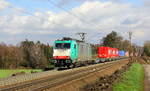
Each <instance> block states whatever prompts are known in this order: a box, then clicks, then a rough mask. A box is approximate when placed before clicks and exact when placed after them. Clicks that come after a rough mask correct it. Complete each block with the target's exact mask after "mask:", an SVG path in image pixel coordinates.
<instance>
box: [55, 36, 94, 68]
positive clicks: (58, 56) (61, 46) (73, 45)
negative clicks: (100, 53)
mask: <svg viewBox="0 0 150 91" xmlns="http://www.w3.org/2000/svg"><path fill="white" fill-rule="evenodd" d="M91 58H92V49H91V45H90V44H89V43H85V42H83V41H80V40H76V39H72V38H63V39H62V40H56V41H55V43H54V48H53V63H54V65H55V66H56V67H65V66H67V67H75V66H76V65H81V64H84V63H89V62H92V61H90V60H91Z"/></svg>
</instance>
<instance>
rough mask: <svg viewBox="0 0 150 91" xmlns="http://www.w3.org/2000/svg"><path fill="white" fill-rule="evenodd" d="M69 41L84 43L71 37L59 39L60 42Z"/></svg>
mask: <svg viewBox="0 0 150 91" xmlns="http://www.w3.org/2000/svg"><path fill="white" fill-rule="evenodd" d="M67 40H68V41H69V40H74V41H76V42H84V41H82V40H77V39H73V38H70V37H63V38H62V39H58V41H67Z"/></svg>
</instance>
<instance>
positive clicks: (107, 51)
mask: <svg viewBox="0 0 150 91" xmlns="http://www.w3.org/2000/svg"><path fill="white" fill-rule="evenodd" d="M118 56H119V55H118V49H116V48H111V47H98V59H97V61H96V62H105V61H112V60H115V59H117V58H118Z"/></svg>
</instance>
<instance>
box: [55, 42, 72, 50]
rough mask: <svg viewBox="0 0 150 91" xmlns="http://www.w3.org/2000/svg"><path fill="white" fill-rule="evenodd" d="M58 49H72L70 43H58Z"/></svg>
mask: <svg viewBox="0 0 150 91" xmlns="http://www.w3.org/2000/svg"><path fill="white" fill-rule="evenodd" d="M55 48H56V49H70V43H56V45H55Z"/></svg>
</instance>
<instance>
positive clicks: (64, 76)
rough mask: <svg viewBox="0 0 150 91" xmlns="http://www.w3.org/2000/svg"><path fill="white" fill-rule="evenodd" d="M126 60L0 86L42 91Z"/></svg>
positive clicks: (4, 89) (107, 68)
mask: <svg viewBox="0 0 150 91" xmlns="http://www.w3.org/2000/svg"><path fill="white" fill-rule="evenodd" d="M125 61H126V60H122V61H121V60H119V61H113V62H107V63H102V64H96V65H91V66H87V67H81V68H75V69H70V70H69V71H66V72H64V73H61V74H57V75H52V76H49V77H46V78H41V79H38V80H33V81H29V82H24V83H20V84H15V85H12V86H7V87H5V88H0V90H1V91H16V90H17V91H42V90H47V89H49V90H53V91H54V89H53V88H55V87H59V86H61V85H63V84H66V83H68V82H71V81H73V80H76V79H80V78H82V77H86V76H88V75H90V74H94V73H95V72H98V71H99V72H100V71H105V70H109V69H111V67H112V66H115V65H121V64H125Z"/></svg>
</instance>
